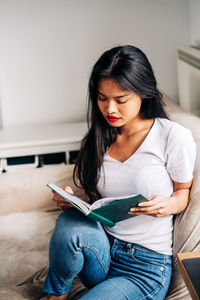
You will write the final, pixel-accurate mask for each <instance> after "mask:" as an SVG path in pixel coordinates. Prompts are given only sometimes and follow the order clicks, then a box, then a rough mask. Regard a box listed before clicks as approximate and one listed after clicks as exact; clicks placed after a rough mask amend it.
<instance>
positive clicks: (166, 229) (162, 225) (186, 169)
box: [97, 118, 196, 255]
mask: <svg viewBox="0 0 200 300" xmlns="http://www.w3.org/2000/svg"><path fill="white" fill-rule="evenodd" d="M195 156H196V145H195V143H194V141H193V138H192V134H191V131H190V130H189V129H186V128H184V127H183V126H181V125H179V124H177V123H175V122H172V121H170V120H167V119H161V118H156V119H155V122H154V124H153V126H152V128H151V130H150V131H149V133H148V135H147V137H146V138H145V140H144V141H143V143H142V144H141V145H140V147H139V148H138V149H137V150H136V152H135V153H134V154H133V155H131V156H130V157H129V158H128V159H127V160H126V161H124V162H120V161H118V160H116V159H114V158H112V157H110V156H109V155H108V153H106V154H105V156H104V161H103V166H102V168H101V173H100V179H99V182H98V185H97V189H98V191H99V192H100V194H101V196H102V197H103V198H104V197H113V196H122V195H123V196H126V195H133V194H142V195H143V196H145V197H146V198H149V197H150V196H151V195H153V194H160V195H163V196H166V197H170V196H171V195H172V193H173V182H172V180H173V181H176V182H182V183H183V182H188V181H190V180H191V179H192V178H193V169H194V162H195ZM172 229H173V223H172V215H169V216H166V217H161V218H156V217H151V216H148V215H141V216H136V217H133V218H131V219H127V220H124V221H121V222H119V223H117V224H116V225H115V226H114V227H107V226H105V230H106V231H107V232H108V233H109V234H111V235H112V236H114V237H116V238H118V239H120V240H123V241H126V242H130V243H137V244H140V245H142V246H144V247H147V248H149V249H151V250H154V251H157V252H159V253H163V254H168V255H171V254H172Z"/></svg>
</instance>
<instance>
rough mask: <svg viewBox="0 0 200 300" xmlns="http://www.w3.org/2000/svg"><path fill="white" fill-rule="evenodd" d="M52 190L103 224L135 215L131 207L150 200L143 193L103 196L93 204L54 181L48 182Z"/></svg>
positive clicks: (109, 224)
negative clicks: (131, 212) (131, 211)
mask: <svg viewBox="0 0 200 300" xmlns="http://www.w3.org/2000/svg"><path fill="white" fill-rule="evenodd" d="M47 186H48V187H50V188H51V189H52V190H54V191H55V192H56V193H58V194H59V195H60V196H62V197H63V198H64V199H65V200H66V201H68V202H69V203H71V204H72V205H73V206H74V207H76V208H77V209H79V210H80V211H81V212H82V213H84V214H85V215H86V216H88V217H89V218H91V219H93V220H96V221H99V222H100V223H102V224H103V225H106V226H109V227H112V226H114V225H115V223H117V222H120V221H123V220H125V219H129V218H132V217H135V216H134V215H130V214H129V213H128V212H129V210H130V208H131V207H135V206H138V204H139V203H140V202H144V201H148V199H146V198H145V197H143V196H142V195H141V194H139V195H130V196H121V197H109V198H102V199H99V200H97V201H95V202H94V203H93V204H92V205H91V204H89V203H87V202H86V201H84V200H82V199H80V198H78V197H76V196H75V195H73V194H70V193H67V192H66V191H64V190H63V189H62V188H60V187H58V186H57V185H55V184H54V183H51V184H47Z"/></svg>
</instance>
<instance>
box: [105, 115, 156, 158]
mask: <svg viewBox="0 0 200 300" xmlns="http://www.w3.org/2000/svg"><path fill="white" fill-rule="evenodd" d="M156 122H157V118H155V120H154V123H153V125H152V127H151V129H150V130H149V132H148V134H147V136H146V137H145V139H144V140H143V142H142V143H141V144H140V146H139V147H138V148H137V149H136V150H135V151H134V153H132V154H131V155H130V156H129V157H128V158H127V159H126V160H124V161H120V160H117V159H115V158H113V157H112V156H110V155H109V154H108V149H107V151H106V155H107V157H109V158H110V159H111V160H113V161H115V162H118V163H119V164H124V163H126V162H127V161H128V160H129V159H131V158H132V157H133V156H134V155H135V154H136V153H137V152H139V151H140V150H141V149H142V148H143V147H144V145H145V144H146V143H147V142H148V140H149V138H150V136H151V135H152V131H153V130H154V127H155V126H156Z"/></svg>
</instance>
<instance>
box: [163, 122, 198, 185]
mask: <svg viewBox="0 0 200 300" xmlns="http://www.w3.org/2000/svg"><path fill="white" fill-rule="evenodd" d="M166 153H167V163H166V167H167V171H168V173H169V175H170V177H171V179H172V180H174V181H176V182H181V183H184V182H188V181H190V180H192V178H193V170H194V163H195V158H196V144H195V142H194V140H193V137H192V133H191V131H190V130H189V129H187V128H184V127H183V126H181V125H179V124H177V123H176V124H175V125H174V126H173V127H172V129H171V131H170V133H169V136H168V141H167V151H166Z"/></svg>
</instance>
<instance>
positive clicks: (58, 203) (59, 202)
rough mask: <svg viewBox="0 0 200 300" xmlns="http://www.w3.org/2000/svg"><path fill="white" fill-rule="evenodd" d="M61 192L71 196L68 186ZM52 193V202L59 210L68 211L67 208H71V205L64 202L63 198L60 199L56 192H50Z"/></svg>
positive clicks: (71, 192)
mask: <svg viewBox="0 0 200 300" xmlns="http://www.w3.org/2000/svg"><path fill="white" fill-rule="evenodd" d="M63 190H64V191H66V192H68V193H70V194H73V191H72V189H71V187H70V186H64V187H63ZM52 192H53V199H52V200H53V201H54V202H55V203H56V206H58V207H59V208H60V209H62V210H66V209H68V208H69V207H73V205H72V204H70V203H69V202H67V201H65V200H64V199H63V197H61V196H60V195H59V194H57V193H56V192H54V191H52Z"/></svg>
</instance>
